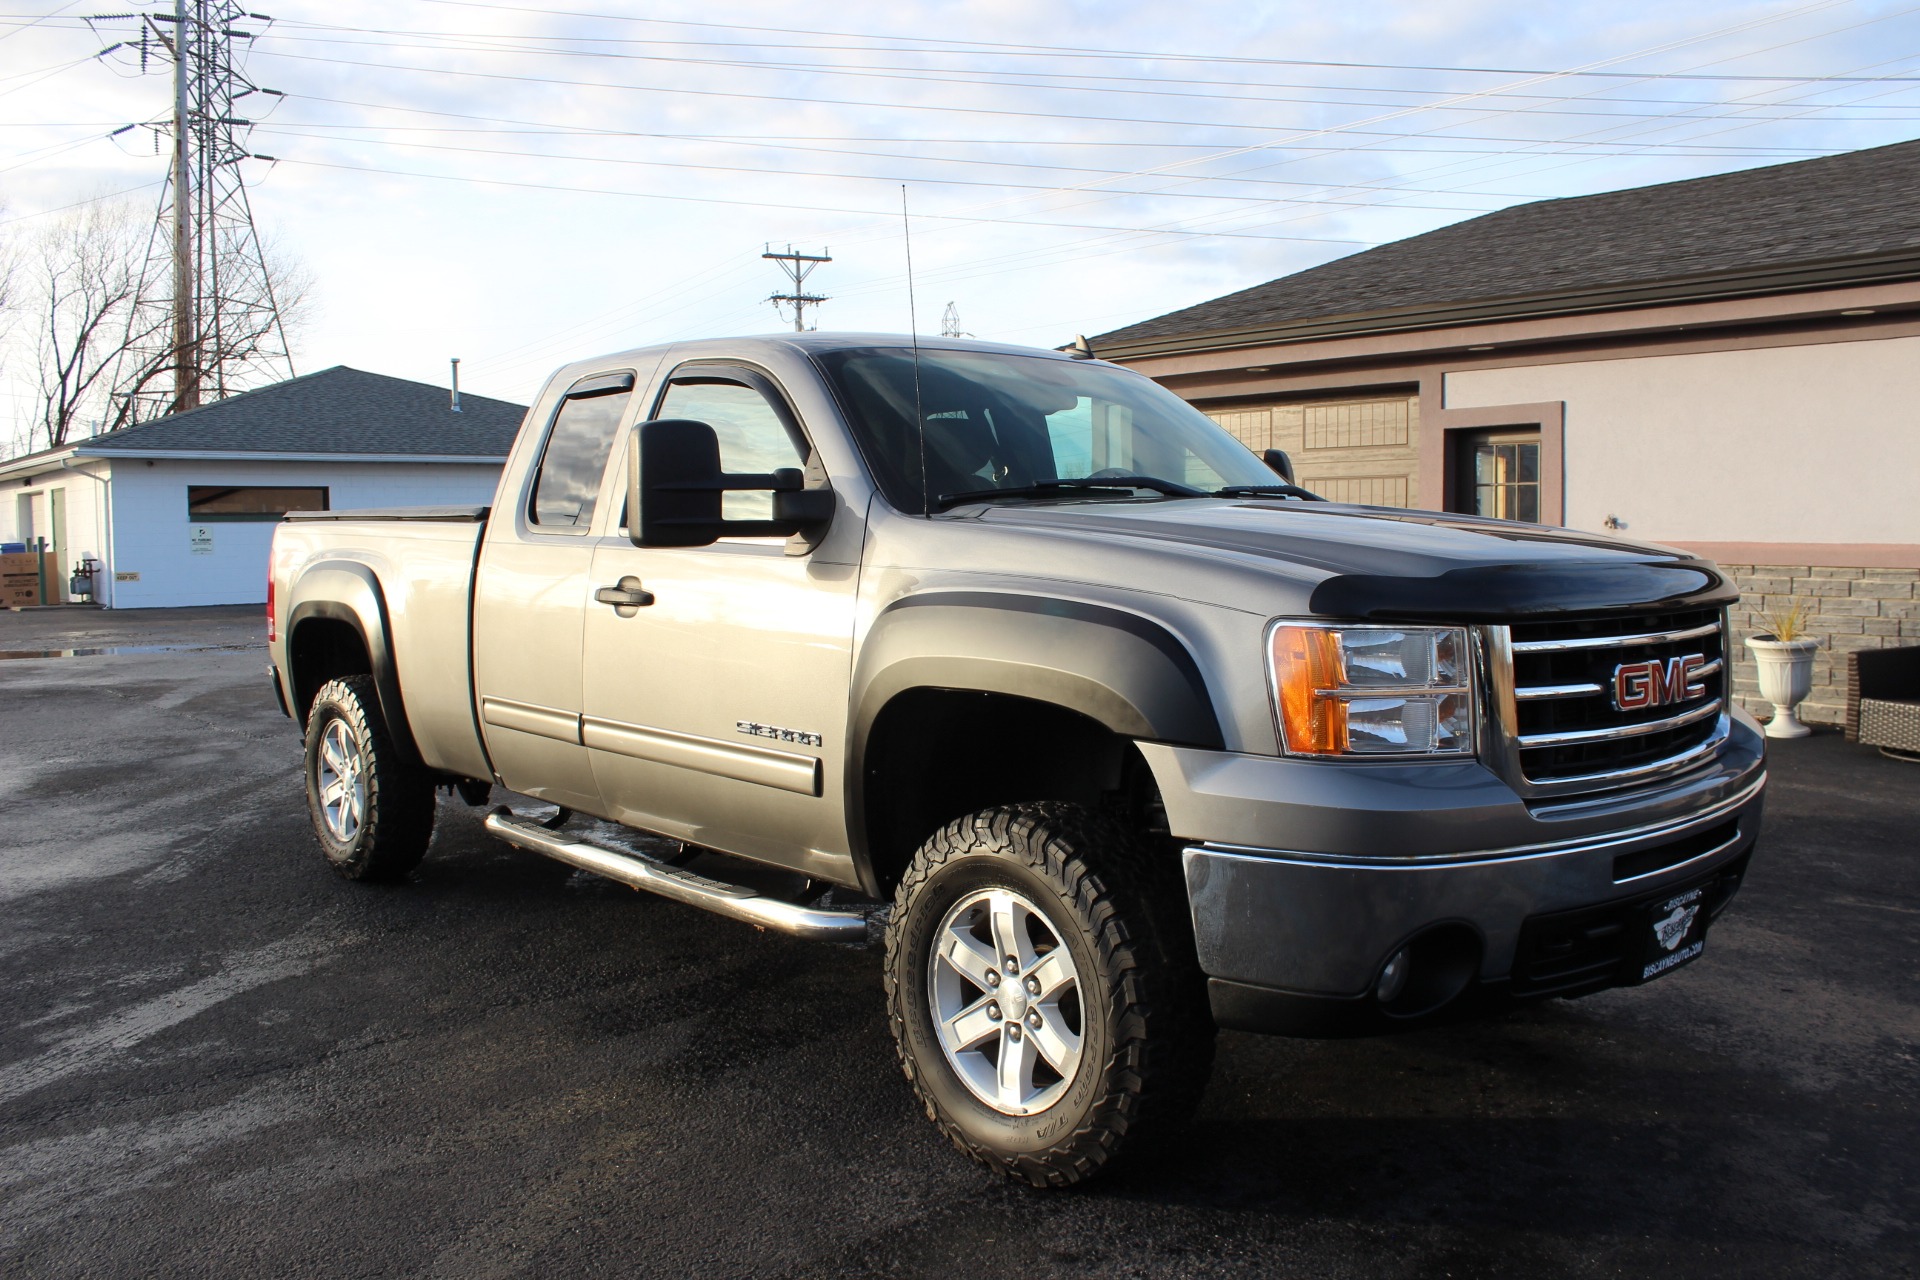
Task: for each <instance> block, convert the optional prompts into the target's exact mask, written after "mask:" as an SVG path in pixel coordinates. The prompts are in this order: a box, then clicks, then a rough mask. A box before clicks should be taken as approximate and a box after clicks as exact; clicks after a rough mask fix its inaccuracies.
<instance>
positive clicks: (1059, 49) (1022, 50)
mask: <svg viewBox="0 0 1920 1280" xmlns="http://www.w3.org/2000/svg"><path fill="white" fill-rule="evenodd" d="M422 3H426V4H438V5H445V6H449V7H453V8H460V9H489V10H496V11H499V12H505V13H532V14H539V15H540V16H542V17H546V18H556V17H558V18H593V19H597V20H601V21H606V22H628V23H645V24H648V25H654V26H676V27H701V28H706V29H711V30H721V31H747V32H752V33H754V34H765V33H772V34H780V35H809V36H825V37H828V38H830V39H841V40H889V41H906V40H915V41H919V42H920V44H921V45H922V46H928V45H944V46H959V47H957V48H951V49H949V50H947V51H949V52H956V53H982V52H992V53H997V54H1000V55H1002V56H1006V57H1061V56H1067V57H1084V58H1147V59H1154V60H1158V61H1166V62H1207V63H1227V64H1232V65H1237V66H1270V67H1335V68H1341V69H1360V70H1376V71H1437V72H1458V73H1461V74H1469V75H1501V76H1541V75H1580V76H1585V77H1591V78H1595V79H1631V80H1770V81H1780V80H1793V81H1799V82H1811V81H1815V80H1827V81H1829V82H1831V83H1836V84H1843V83H1847V82H1848V80H1847V78H1846V77H1827V76H1790V75H1753V74H1739V75H1736V74H1730V73H1722V74H1713V75H1699V74H1690V73H1661V72H1637V71H1608V70H1603V69H1584V70H1580V71H1575V72H1553V71H1543V70H1540V69H1539V68H1532V69H1527V68H1518V67H1447V66H1437V65H1432V64H1422V63H1400V62H1346V61H1327V60H1316V59H1305V58H1256V57H1250V56H1245V55H1227V54H1217V53H1170V52H1165V51H1157V50H1145V49H1095V48H1085V47H1081V46H1073V45H1044V44H1028V43H1015V42H1008V41H997V40H951V39H945V38H942V37H928V36H924V35H917V36H888V35H878V34H874V33H870V32H868V33H861V32H847V31H823V30H817V29H812V28H806V27H769V26H762V25H758V24H747V23H733V22H700V21H695V20H692V19H681V18H642V17H636V16H634V15H631V14H621V13H598V12H592V11H582V10H571V9H552V8H536V7H531V6H527V5H511V4H496V3H485V2H483V0H422ZM1819 7H1825V6H1819ZM883 47H886V48H889V49H892V50H893V51H895V52H909V51H912V52H918V51H921V50H920V49H918V48H916V49H912V50H909V49H901V48H899V46H898V45H889V46H883ZM929 51H932V52H939V50H929ZM1631 56H1636V57H1638V56H1646V54H1645V53H1644V52H1643V53H1642V54H1636V55H1631ZM1866 79H1869V80H1872V81H1873V82H1875V83H1883V82H1884V81H1883V80H1882V79H1881V78H1878V77H1867V78H1866ZM1909 79H1912V80H1913V81H1915V82H1916V83H1920V76H1916V77H1909Z"/></svg>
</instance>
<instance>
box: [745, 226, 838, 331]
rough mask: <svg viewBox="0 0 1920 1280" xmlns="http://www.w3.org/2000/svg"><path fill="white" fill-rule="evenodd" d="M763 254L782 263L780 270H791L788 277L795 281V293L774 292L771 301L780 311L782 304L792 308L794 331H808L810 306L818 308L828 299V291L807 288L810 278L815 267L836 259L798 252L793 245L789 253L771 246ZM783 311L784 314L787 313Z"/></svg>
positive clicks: (788, 250)
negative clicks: (826, 293) (817, 291)
mask: <svg viewBox="0 0 1920 1280" xmlns="http://www.w3.org/2000/svg"><path fill="white" fill-rule="evenodd" d="M760 256H761V257H763V258H767V259H770V260H772V261H774V262H777V263H779V264H780V269H781V270H782V271H784V272H786V273H787V279H789V280H791V281H792V282H793V292H792V293H776V294H772V295H770V296H769V297H768V298H767V301H768V302H771V303H772V304H773V305H774V308H775V309H776V310H778V309H779V308H781V307H782V306H790V307H792V308H793V331H794V332H795V333H805V332H806V331H807V308H808V307H817V306H819V305H820V304H821V303H823V302H825V301H826V300H827V299H826V295H825V294H819V293H808V292H807V291H806V284H807V277H808V276H810V275H812V274H813V269H814V268H815V267H817V266H819V265H820V264H821V263H823V262H832V261H833V258H832V257H831V256H830V255H828V254H827V253H825V252H821V253H795V252H794V251H793V246H792V245H788V246H787V251H786V252H785V253H775V252H774V251H773V246H772V245H768V246H767V251H766V252H765V253H763V254H761V255H760ZM782 314H783V315H784V312H783V313H782ZM814 327H815V328H818V327H819V326H818V325H815V326H814Z"/></svg>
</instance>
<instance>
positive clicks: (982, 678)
mask: <svg viewBox="0 0 1920 1280" xmlns="http://www.w3.org/2000/svg"><path fill="white" fill-rule="evenodd" d="M271 578H272V582H271V593H270V595H269V597H268V599H269V604H268V616H269V620H270V635H269V640H270V648H271V654H272V660H273V683H274V691H275V694H276V696H278V698H279V699H280V701H281V705H282V706H283V708H285V709H286V710H287V711H288V712H289V714H291V715H292V716H293V717H294V718H295V719H296V720H297V721H298V722H299V723H300V725H301V726H302V727H303V728H304V730H305V735H306V739H305V740H306V783H307V795H308V800H309V805H310V807H311V810H312V816H313V822H314V829H315V831H316V833H317V835H318V837H319V841H320V844H321V846H322V848H323V849H324V851H325V853H326V856H327V858H328V859H329V861H330V862H331V863H332V865H333V866H334V868H335V869H336V870H337V871H339V872H340V873H341V874H342V875H345V876H347V877H349V878H351V879H371V878H399V877H404V876H405V875H406V874H407V873H408V872H409V871H410V870H411V869H412V868H413V867H414V866H415V865H416V864H417V863H418V862H419V860H420V858H421V856H422V855H423V854H424V853H425V851H426V848H427V844H428V841H429V839H430V837H431V835H432V831H433V826H434V817H435V806H436V802H437V800H438V792H439V791H442V790H445V791H448V792H457V793H458V794H459V795H460V796H461V797H462V798H464V799H465V800H466V801H467V802H468V803H470V804H475V805H483V804H485V803H487V800H488V797H489V794H490V792H491V789H492V788H493V787H495V786H499V787H503V788H506V789H507V790H509V791H512V792H517V793H519V794H520V795H521V796H525V797H529V798H531V800H532V801H533V802H534V803H533V804H532V805H525V804H523V805H522V806H521V808H522V811H521V812H520V813H518V814H516V813H514V812H512V811H511V810H510V809H508V808H504V807H503V808H497V809H495V810H494V811H493V812H492V813H491V814H490V815H489V816H488V817H487V819H486V825H487V828H488V830H489V831H491V832H492V833H493V834H495V835H497V836H498V837H500V838H501V839H503V840H505V841H507V842H509V843H511V844H513V845H516V846H519V847H521V848H525V849H528V850H532V851H534V852H537V853H540V854H544V855H546V856H549V857H552V858H556V859H559V860H561V861H563V862H567V863H570V864H573V865H574V866H576V867H580V868H584V869H586V870H588V871H592V872H595V873H598V874H601V875H605V876H609V877H612V878H614V879H616V880H619V881H622V882H624V883H627V884H630V885H633V886H635V887H638V888H642V889H647V890H651V891H654V892H657V893H661V894H664V895H666V896H667V897H670V898H673V899H677V900H679V901H681V902H684V903H688V904H691V905H695V906H700V907H704V908H706V909H708V910H711V911H714V912H717V913H718V914H720V915H723V916H730V917H733V918H734V919H737V920H744V921H748V922H751V923H753V924H756V925H759V926H762V927H764V928H768V929H774V930H781V931H785V932H788V933H792V934H797V935H801V936H806V937H814V938H821V939H829V940H832V939H839V940H844V941H849V942H856V943H861V944H863V945H864V944H865V943H866V942H867V941H868V939H869V938H870V937H876V938H879V937H883V938H884V945H885V958H884V962H883V963H884V969H885V986H886V993H887V1000H888V1006H889V1013H890V1017H891V1023H892V1027H893V1034H894V1037H895V1040H896V1042H897V1046H898V1050H899V1057H900V1063H901V1066H902V1068H903V1070H904V1071H905V1073H906V1075H907V1077H908V1079H909V1080H910V1081H911V1082H912V1085H913V1088H914V1089H915V1090H916V1091H917V1093H918V1094H919V1096H920V1098H921V1100H922V1101H923V1102H924V1103H925V1105H926V1108H927V1111H928V1114H929V1115H930V1116H931V1117H932V1118H933V1119H934V1121H935V1122H936V1123H937V1124H938V1125H939V1126H940V1127H941V1128H942V1130H943V1131H944V1132H945V1133H946V1134H947V1136H948V1137H950V1138H951V1139H952V1140H953V1142H954V1143H955V1144H956V1145H957V1146H958V1147H959V1148H960V1149H961V1150H962V1151H964V1152H966V1153H967V1154H969V1155H970V1156H972V1157H973V1158H974V1159H976V1160H978V1161H979V1162H981V1163H982V1164H984V1165H986V1166H987V1167H988V1168H991V1169H994V1170H997V1171H1000V1172H1002V1173H1004V1174H1007V1175H1010V1176H1012V1177H1015V1178H1020V1179H1024V1180H1027V1181H1030V1182H1033V1183H1035V1184H1039V1185H1060V1184H1066V1183H1072V1182H1076V1181H1079V1180H1081V1179H1083V1178H1086V1177H1088V1176H1090V1175H1092V1174H1094V1173H1096V1172H1098V1171H1099V1170H1101V1169H1102V1168H1103V1167H1105V1166H1106V1165H1107V1164H1108V1163H1109V1162H1110V1161H1111V1160H1112V1159H1113V1158H1114V1157H1115V1156H1117V1155H1119V1154H1120V1153H1121V1152H1122V1151H1123V1149H1129V1148H1133V1147H1135V1146H1137V1145H1138V1143H1139V1142H1140V1140H1141V1139H1142V1138H1143V1137H1150V1136H1151V1135H1152V1134H1153V1133H1154V1132H1156V1131H1164V1130H1165V1129H1166V1128H1168V1127H1169V1126H1171V1125H1173V1124H1175V1123H1176V1122H1177V1121H1178V1120H1179V1118H1180V1117H1181V1115H1182V1114H1183V1113H1184V1112H1186V1111H1188V1110H1190V1109H1191V1108H1192V1107H1193V1105H1194V1104H1195V1102H1196V1101H1197V1099H1198V1097H1199V1094H1200V1090H1201V1089H1202V1087H1203V1086H1204V1084H1205V1081H1206V1078H1207V1075H1208V1072H1209V1070H1210V1067H1211V1063H1212V1058H1213V1043H1214V1032H1215V1028H1216V1027H1219V1026H1225V1027H1237V1028H1245V1029H1251V1030H1258V1031H1269V1032H1277V1033H1282V1034H1294V1035H1346V1034H1364V1033H1371V1032H1381V1031H1389V1030H1394V1029H1400V1028H1411V1027H1418V1026H1423V1025H1430V1024H1432V1023H1434V1022H1436V1021H1438V1020H1442V1019H1452V1018H1458V1017H1462V1016H1466V1015H1469V1014H1472V1013H1474V1012H1478V1011H1483V1010H1488V1009H1494V1008H1500V1007H1504V1006H1508V1005H1510V1004H1511V1003H1513V1002H1515V1001H1523V1000H1530V999H1538V998H1542V997H1550V996H1562V997H1565V996H1578V995H1584V994H1587V993H1590V992H1593V991H1598V990H1601V989H1603V988H1607V987H1614V986H1630V985H1635V984H1638V983H1642V982H1645V981H1648V980H1650V979H1652V978H1655V977H1658V976H1660V975H1662V974H1665V973H1668V972H1670V971H1671V970H1673V969H1674V968H1676V967H1678V966H1680V965H1683V964H1685V963H1687V962H1688V961H1690V960H1692V959H1693V958H1695V957H1696V956H1698V955H1699V954H1700V953H1701V949H1702V947H1703V946H1704V944H1705V940H1706V935H1707V930H1708V927H1709V925H1710V924H1711V923H1712V921H1713V920H1714V919H1715V917H1717V916H1718V915H1719V914H1720V913H1721V912H1722V911H1723V910H1724V909H1725V908H1726V906H1727V905H1728V903H1729V902H1730V901H1731V899H1732V898H1733V895H1734V893H1735V891H1736V890H1737V888H1738V887H1739V884H1740V881H1741V877H1742V876H1743V874H1744V873H1745V870H1746V867H1747V863H1748V859H1749V856H1750V854H1751V852H1752V849H1753V845H1754V841H1755V837H1756V835H1757V833H1758V829H1759V824H1760V809H1761V790H1762V787H1763V786H1764V784H1765V780H1766V774H1765V759H1764V750H1763V744H1762V738H1761V736H1760V733H1759V731H1758V729H1757V728H1756V726H1755V725H1754V723H1753V722H1752V721H1751V720H1750V719H1748V718H1747V717H1746V716H1745V715H1744V714H1743V713H1742V712H1741V711H1740V710H1739V709H1738V708H1737V707H1736V706H1735V705H1734V703H1733V701H1732V700H1731V698H1730V697H1729V672H1728V669H1727V663H1728V647H1727V624H1726V617H1725V609H1726V606H1727V605H1728V604H1729V603H1730V602H1731V601H1732V600H1734V599H1735V593H1734V591H1733V590H1732V588H1731V587H1730V586H1729V585H1728V583H1727V581H1726V579H1725V578H1723V577H1722V576H1721V575H1720V574H1719V573H1718V572H1717V571H1716V570H1715V569H1714V568H1713V567H1712V566H1711V565H1709V564H1706V563H1703V562H1701V561H1699V560H1697V559H1693V558H1690V557H1688V556H1687V555H1686V554H1684V553H1682V552H1677V551H1673V550H1669V549H1663V548H1659V547H1650V546H1636V545H1632V544H1629V543H1624V542H1619V541H1615V540H1613V539H1608V538H1601V537H1594V536H1589V535H1585V534H1580V533H1574V532H1570V531H1567V530H1560V529H1547V528H1541V527H1538V526H1533V525H1525V524H1514V523H1507V522H1502V521H1492V520H1479V519H1471V518H1466V517H1461V516H1455V515H1446V514H1442V513H1437V512H1421V511H1403V510H1398V509H1388V508H1379V507H1356V506H1341V505H1336V504H1334V503H1330V502H1324V501H1320V500H1319V499H1317V498H1316V497H1315V496H1314V495H1313V494H1311V493H1308V492H1307V491H1305V490H1303V489H1301V488H1299V487H1297V486H1296V485H1294V484H1293V483H1292V477H1291V471H1290V468H1289V466H1288V464H1287V461H1286V459H1285V457H1284V455H1279V454H1270V455H1269V456H1268V457H1267V458H1266V459H1265V460H1262V459H1261V458H1258V457H1256V456H1255V455H1254V454H1252V453H1251V452H1249V451H1248V450H1247V449H1246V448H1245V447H1244V446H1243V445H1241V444H1240V443H1239V442H1238V441H1236V440H1235V439H1233V438H1232V437H1231V436H1229V435H1228V434H1226V432H1224V431H1222V430H1221V429H1220V428H1219V427H1217V426H1216V425H1214V423H1213V422H1211V421H1210V420H1208V419H1207V418H1206V417H1205V416H1203V415H1202V414H1200V413H1199V412H1197V411H1196V410H1194V409H1193V408H1191V407H1190V406H1188V405H1187V404H1185V403H1184V402H1182V401H1181V400H1180V399H1178V398H1177V397H1176V396H1174V395H1172V394H1171V393H1169V392H1167V391H1166V390H1164V389H1162V388H1161V387H1159V386H1158V385H1156V384H1155V383H1153V382H1151V381H1149V380H1148V379H1146V378H1143V377H1140V376H1138V375H1137V374H1134V373H1131V372H1129V371H1127V370H1125V369H1121V368H1118V367H1115V366H1113V365H1109V364H1105V363H1102V362H1100V361H1097V360H1091V359H1081V358H1076V357H1074V356H1071V355H1065V354H1060V353H1054V352H1042V351H1031V350H1025V349H1021V348H1015V347H1006V346H996V345H989V344H984V343H973V342H958V341H949V340H939V341H928V340H922V341H920V342H918V343H915V342H913V341H912V340H910V339H907V338H901V337H888V336H875V335H827V334H805V335H794V336H790V337H778V338H753V339H737V340H727V341H703V342H690V343H682V344H676V345H672V346H666V347H656V348H650V349H646V350H641V351H631V352H626V353H623V354H619V355H613V356H608V357H605V358H602V359H596V360H588V361H583V362H580V363H578V364H573V365H569V366H567V367H566V368H563V369H561V370H560V371H559V372H558V373H556V374H555V375H554V376H553V378H552V380H551V381H550V382H549V383H548V384H547V386H546V388H545V390H544V391H543V392H542V393H541V395H540V397H539V399H538V401H537V402H536V403H535V404H534V406H533V408H532V410H531V411H530V412H529V413H528V416H527V419H526V423H525V425H524V427H523V428H522V430H521V433H520V437H519V440H518V442H517V443H516V444H515V446H514V448H513V453H512V456H511V457H510V458H509V460H508V462H507V465H506V469H505V471H504V473H503V474H502V476H501V479H500V487H499V492H498V495H497V497H496V499H495V502H494V505H493V506H492V507H490V508H480V509H473V510H446V509H423V510H397V511H371V512H357V513H356V512H316V513H300V514H298V515H293V516H289V518H288V519H287V521H286V522H285V523H284V524H282V525H280V526H279V527H278V528H277V530H276V531H275V538H274V546H273V561H272V569H271ZM516 803H517V802H516Z"/></svg>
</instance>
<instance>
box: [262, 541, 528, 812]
mask: <svg viewBox="0 0 1920 1280" xmlns="http://www.w3.org/2000/svg"><path fill="white" fill-rule="evenodd" d="M487 512H488V508H486V507H401V508H389V509H385V510H369V511H301V512H291V513H289V514H288V517H287V519H286V522H285V523H283V524H282V525H281V526H280V527H279V528H278V529H276V530H275V531H274V533H275V536H274V544H273V545H274V560H273V575H274V580H275V583H276V585H277V589H278V590H280V591H285V590H287V588H288V586H289V584H290V583H292V582H293V581H294V580H296V579H297V578H299V576H300V575H301V574H302V573H303V572H305V571H306V570H307V569H308V568H309V566H318V565H321V564H323V563H334V564H338V565H339V566H340V567H341V568H342V569H343V570H344V571H347V572H352V571H353V566H355V565H360V566H365V568H366V569H369V570H371V571H372V573H373V576H374V578H375V579H376V580H377V581H378V582H379V584H380V588H381V591H382V594H383V597H384V606H385V613H386V629H387V634H388V636H389V638H390V643H391V645H392V649H393V665H394V671H395V675H396V676H397V677H398V680H399V684H400V692H401V696H402V698H403V699H404V701H405V704H406V723H407V726H408V727H409V728H410V729H411V730H412V733H413V738H414V742H415V745H416V746H418V748H419V750H420V756H421V758H422V759H423V760H424V761H425V762H426V763H427V764H428V765H429V766H430V767H432V768H435V769H444V770H446V771H448V772H450V773H453V774H457V775H459V776H461V777H472V778H484V777H487V776H489V774H490V770H489V768H488V766H487V761H486V755H485V753H484V752H483V751H482V749H481V745H480V734H479V728H478V725H477V724H476V723H475V720H474V715H473V679H472V668H471V663H470V649H469V647H468V643H467V622H468V616H469V609H470V604H471V597H472V592H473V569H474V561H475V557H476V555H477V553H478V549H479V544H480V536H481V534H482V532H483V531H484V530H485V529H486V519H487ZM285 598H286V597H285V596H283V597H282V599H285ZM296 607H297V606H296Z"/></svg>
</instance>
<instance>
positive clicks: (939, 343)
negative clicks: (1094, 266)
mask: <svg viewBox="0 0 1920 1280" xmlns="http://www.w3.org/2000/svg"><path fill="white" fill-rule="evenodd" d="M915 341H916V340H915V338H914V337H913V335H911V334H905V333H817V332H816V333H766V334H755V335H752V336H747V337H738V338H696V339H693V340H692V341H682V342H661V343H655V344H654V345H652V346H646V347H633V348H630V349H628V350H625V351H611V352H608V353H606V354H604V355H598V356H594V357H592V358H591V359H587V360H575V361H572V362H570V363H568V364H566V365H563V366H561V368H559V369H558V370H556V371H555V376H556V377H560V378H568V379H570V378H572V377H575V376H579V375H582V374H586V373H591V372H595V371H597V370H601V369H605V368H606V367H607V365H608V364H610V363H614V362H617V361H620V360H623V359H635V358H638V357H641V356H659V355H662V354H664V353H666V352H668V351H671V352H673V353H674V355H675V356H677V357H678V358H680V359H697V358H699V357H701V356H715V357H719V356H731V357H734V358H745V359H752V358H753V357H754V355H755V354H756V353H758V354H770V353H772V352H775V351H798V352H802V353H805V354H807V355H816V354H819V353H821V352H827V351H845V350H848V349H850V348H858V347H905V346H911V345H914V343H915ZM918 345H919V346H920V347H921V349H923V350H926V351H935V350H939V351H991V352H998V353H1001V354H1004V355H1022V356H1045V357H1047V358H1050V359H1054V360H1073V359H1078V358H1079V357H1076V356H1072V355H1068V354H1067V353H1065V352H1062V351H1048V350H1045V349H1042V348H1039V347H1023V346H1019V345H1017V344H1015V343H1009V342H981V341H979V340H977V339H971V338H943V337H940V336H938V335H932V336H929V335H927V334H921V335H920V337H919V339H918ZM1115 367H1116V368H1117V367H1118V366H1115Z"/></svg>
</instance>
